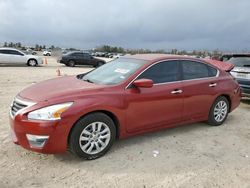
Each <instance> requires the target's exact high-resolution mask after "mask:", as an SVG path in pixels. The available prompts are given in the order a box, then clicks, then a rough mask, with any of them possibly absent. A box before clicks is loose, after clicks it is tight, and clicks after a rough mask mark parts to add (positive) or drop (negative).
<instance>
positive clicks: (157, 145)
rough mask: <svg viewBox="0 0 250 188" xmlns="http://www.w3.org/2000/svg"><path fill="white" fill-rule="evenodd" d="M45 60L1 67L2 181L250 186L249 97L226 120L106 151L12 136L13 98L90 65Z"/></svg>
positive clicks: (120, 144)
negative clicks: (65, 149) (49, 149)
mask: <svg viewBox="0 0 250 188" xmlns="http://www.w3.org/2000/svg"><path fill="white" fill-rule="evenodd" d="M48 62H49V64H48V65H46V66H42V67H0V96H1V99H0V105H1V108H0V187H1V188H4V187H142V188H144V187H227V188H228V187H241V188H243V187H250V101H247V100H245V101H243V102H242V104H241V105H240V107H239V108H238V109H237V110H235V111H234V112H233V113H231V114H230V115H229V117H228V120H227V121H226V123H225V124H224V125H223V126H220V127H210V126H208V125H206V124H204V123H197V124H192V125H188V126H183V127H179V128H174V129H168V130H163V131H160V132H155V133H150V134H146V135H142V136H137V137H133V138H129V139H126V140H121V141H117V142H116V143H115V144H114V146H113V148H112V149H111V150H110V152H108V153H107V154H106V155H105V156H104V157H102V158H100V159H97V160H94V161H84V160H80V159H78V158H76V157H74V156H72V155H71V154H69V153H66V154H63V155H43V154H38V153H33V152H29V151H27V150H24V149H23V148H21V147H19V146H16V145H14V144H13V143H12V141H11V139H10V136H9V124H8V113H9V105H10V103H11V100H12V98H13V97H14V96H15V95H16V94H17V93H18V91H20V90H21V89H23V88H24V87H27V86H29V85H30V84H32V83H35V82H38V81H41V80H44V79H48V78H53V77H56V70H57V67H60V70H61V72H62V74H67V75H72V74H78V73H82V72H85V71H87V70H90V69H91V68H90V67H75V68H69V67H64V66H62V65H58V64H56V63H55V61H53V59H52V58H50V59H49V61H48Z"/></svg>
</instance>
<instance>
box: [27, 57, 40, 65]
mask: <svg viewBox="0 0 250 188" xmlns="http://www.w3.org/2000/svg"><path fill="white" fill-rule="evenodd" d="M30 60H35V61H36V64H38V61H37V59H35V58H33V57H32V58H29V59H28V60H27V65H29V61H30Z"/></svg>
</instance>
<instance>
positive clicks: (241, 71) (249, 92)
mask: <svg viewBox="0 0 250 188" xmlns="http://www.w3.org/2000/svg"><path fill="white" fill-rule="evenodd" d="M226 62H229V63H232V64H234V65H235V67H234V69H233V70H231V74H232V76H234V77H235V78H236V80H237V81H238V83H239V85H240V87H241V90H242V97H248V98H250V54H233V55H232V56H231V57H229V58H228V59H227V61H226Z"/></svg>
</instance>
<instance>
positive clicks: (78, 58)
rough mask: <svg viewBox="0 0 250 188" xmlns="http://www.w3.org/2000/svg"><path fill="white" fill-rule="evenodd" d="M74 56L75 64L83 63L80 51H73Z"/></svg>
mask: <svg viewBox="0 0 250 188" xmlns="http://www.w3.org/2000/svg"><path fill="white" fill-rule="evenodd" d="M72 55H73V56H74V61H75V63H76V64H77V65H83V64H84V61H83V53H81V52H75V53H74V54H72Z"/></svg>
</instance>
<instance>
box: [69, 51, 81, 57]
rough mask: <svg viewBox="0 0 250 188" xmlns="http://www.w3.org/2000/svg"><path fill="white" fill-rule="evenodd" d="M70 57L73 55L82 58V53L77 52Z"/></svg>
mask: <svg viewBox="0 0 250 188" xmlns="http://www.w3.org/2000/svg"><path fill="white" fill-rule="evenodd" d="M72 55H74V56H78V57H82V56H83V53H79V52H77V53H73V54H72Z"/></svg>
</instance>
